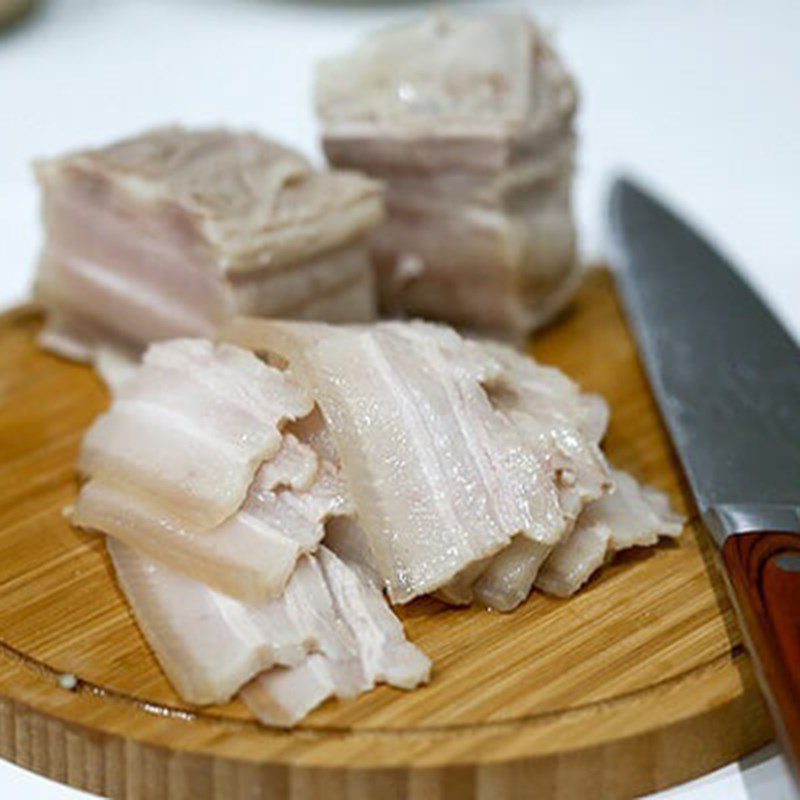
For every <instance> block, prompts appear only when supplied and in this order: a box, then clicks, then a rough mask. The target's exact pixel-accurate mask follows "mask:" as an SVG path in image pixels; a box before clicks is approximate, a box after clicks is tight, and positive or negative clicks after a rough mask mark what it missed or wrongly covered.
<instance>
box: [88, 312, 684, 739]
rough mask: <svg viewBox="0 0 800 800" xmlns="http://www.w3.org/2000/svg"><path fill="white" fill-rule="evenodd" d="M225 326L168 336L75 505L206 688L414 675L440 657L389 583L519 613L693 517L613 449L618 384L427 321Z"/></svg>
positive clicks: (102, 432)
mask: <svg viewBox="0 0 800 800" xmlns="http://www.w3.org/2000/svg"><path fill="white" fill-rule="evenodd" d="M224 338H225V339H226V340H227V342H229V343H224V344H215V343H212V342H210V341H208V340H205V339H177V340H172V341H168V342H163V343H158V344H154V345H152V346H151V347H150V348H149V349H148V350H147V352H146V354H145V356H144V359H143V361H142V363H141V365H140V366H139V367H137V368H136V369H135V370H133V371H132V372H131V374H130V375H129V376H128V377H127V378H126V379H125V380H124V381H121V382H120V383H119V384H118V385H117V387H116V389H115V393H114V400H113V403H112V406H111V408H110V410H109V411H108V412H107V413H106V414H104V415H102V416H101V417H99V418H98V420H97V421H96V422H95V423H94V425H93V426H92V427H91V428H90V430H89V431H88V433H87V435H86V438H85V441H84V443H83V448H82V453H81V457H80V464H79V467H80V470H81V472H82V473H83V475H84V477H85V479H86V480H85V483H84V485H83V487H82V489H81V491H80V494H79V496H78V499H77V502H76V504H75V509H74V512H73V521H74V523H75V524H77V525H79V526H82V527H84V528H90V529H93V530H97V531H101V532H104V533H106V534H108V546H109V551H110V553H111V556H112V560H113V563H114V566H115V568H116V572H117V576H118V579H119V582H120V584H121V586H122V587H123V589H124V591H125V593H126V595H127V597H128V600H129V601H130V604H131V607H132V609H133V612H134V614H135V616H136V619H137V620H138V622H139V625H140V627H141V629H142V631H143V632H144V634H145V636H146V637H147V639H148V641H149V642H150V644H151V646H152V649H153V651H154V652H155V654H156V656H157V658H158V660H159V661H160V663H161V665H162V666H163V668H164V671H165V673H166V674H167V676H168V677H169V679H170V680H171V682H172V684H173V685H174V687H175V688H176V690H177V691H178V692H179V693H180V695H181V696H182V697H183V698H185V699H186V700H187V701H189V702H191V703H196V704H206V703H221V702H225V701H227V700H228V699H230V698H231V697H233V696H235V695H237V694H238V695H240V696H241V697H242V699H243V700H244V702H245V703H246V704H247V705H248V706H249V707H250V708H251V709H252V711H253V713H254V714H255V715H256V716H257V718H258V719H259V720H261V721H262V722H264V723H265V724H270V725H279V726H290V725H293V724H295V723H297V722H298V721H300V720H301V719H302V718H303V717H304V716H305V715H306V714H308V713H309V712H310V711H311V710H313V709H314V708H315V707H317V706H318V705H319V704H320V703H322V702H324V701H325V700H326V699H328V698H331V697H338V698H350V697H354V696H356V695H358V694H360V693H362V692H365V691H368V690H370V689H371V688H372V687H374V686H375V685H376V684H378V683H387V684H389V685H391V686H395V687H398V688H402V689H412V688H414V687H416V686H418V685H420V684H421V683H424V682H425V681H427V680H428V678H429V673H430V667H431V665H430V662H429V660H428V659H427V658H426V656H425V655H424V654H423V653H422V652H421V651H420V650H419V649H418V648H416V647H415V646H414V645H413V644H411V643H409V642H408V641H407V640H406V638H405V635H404V632H403V628H402V625H401V623H400V621H399V620H398V618H397V617H396V616H395V615H394V613H393V612H392V610H391V607H390V605H389V604H388V602H387V600H386V598H385V596H384V592H386V593H387V594H388V598H389V600H390V601H391V602H392V603H407V602H409V601H411V600H413V599H414V598H416V597H419V596H421V595H425V594H435V595H436V596H438V597H440V598H442V599H443V600H445V601H446V602H450V603H454V604H466V603H473V602H474V603H479V604H482V605H485V606H487V607H488V608H492V609H497V610H503V611H510V610H512V609H513V608H515V607H516V606H518V605H519V604H520V603H521V602H523V601H524V600H525V598H526V597H527V596H528V594H529V593H530V591H531V589H532V588H533V586H534V585H536V586H538V587H539V588H541V589H542V590H544V591H547V592H552V593H555V594H557V595H568V594H571V593H572V592H574V591H576V590H577V589H578V588H580V586H581V585H582V584H583V583H584V582H585V581H586V580H587V579H588V578H589V577H590V575H591V574H592V573H593V572H594V571H595V570H596V569H597V568H598V567H599V566H600V565H601V564H603V563H604V562H605V561H606V560H607V559H608V558H610V556H611V555H612V554H613V553H614V552H616V551H617V550H619V549H622V548H625V547H630V546H633V545H640V544H653V543H654V542H655V541H656V540H657V539H658V537H659V536H676V535H678V534H679V533H680V530H681V527H682V523H681V520H680V518H678V517H677V516H676V515H675V514H673V513H672V511H671V510H670V508H669V504H668V501H667V499H666V497H665V496H664V495H662V494H660V493H658V492H655V491H653V490H651V489H645V488H643V487H641V486H640V485H639V484H638V483H637V482H636V481H635V480H634V479H633V478H631V477H630V476H628V475H625V474H623V473H620V472H618V471H615V470H612V469H611V468H610V467H609V466H608V464H607V463H606V460H605V458H604V456H603V454H602V452H601V450H600V447H599V443H600V441H601V439H602V437H603V433H604V431H605V428H606V424H607V418H608V413H607V407H606V405H605V403H604V402H603V400H602V399H600V398H598V397H596V396H591V395H586V394H583V393H581V392H580V390H579V389H578V387H577V386H575V384H574V383H572V382H571V381H570V380H569V379H568V378H567V377H566V376H564V375H563V374H562V373H560V372H558V371H557V370H554V369H549V368H546V367H543V366H540V365H538V364H537V363H535V362H534V361H532V360H531V359H529V358H526V357H525V356H523V355H521V354H519V353H517V352H516V351H514V350H512V349H510V348H507V347H505V346H502V345H497V344H490V343H485V342H482V341H476V340H467V339H464V338H462V337H461V336H459V335H458V334H456V333H455V332H454V331H453V330H452V329H450V328H448V327H446V326H442V325H436V324H432V323H423V322H408V323H406V322H383V323H375V324H370V325H328V324H325V323H311V322H300V321H294V322H282V321H271V320H263V319H257V320H256V319H237V320H234V322H233V323H232V324H231V325H229V326H228V327H227V328H226V330H225V332H224ZM254 353H258V354H259V355H260V356H262V357H263V358H260V357H258V356H257V355H255V354H254Z"/></svg>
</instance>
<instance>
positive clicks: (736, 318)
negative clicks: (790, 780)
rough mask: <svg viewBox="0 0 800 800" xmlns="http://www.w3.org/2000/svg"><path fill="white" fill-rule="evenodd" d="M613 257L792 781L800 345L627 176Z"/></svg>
mask: <svg viewBox="0 0 800 800" xmlns="http://www.w3.org/2000/svg"><path fill="white" fill-rule="evenodd" d="M608 223H609V228H610V244H611V255H612V263H613V264H614V266H615V267H616V270H615V274H616V279H617V283H618V284H619V286H620V288H621V294H622V298H623V304H624V306H625V310H626V312H627V315H628V318H629V320H630V321H631V323H632V327H633V330H634V334H635V336H636V339H637V341H638V343H639V348H640V351H641V354H642V356H643V361H644V364H645V367H646V370H647V373H648V377H649V379H650V385H651V387H652V389H653V392H654V394H655V396H656V399H657V401H658V404H659V406H660V408H661V413H662V415H663V417H664V420H665V422H666V424H667V427H668V429H669V432H670V434H671V437H672V441H673V443H674V445H675V448H676V450H677V451H678V455H679V457H680V460H681V463H682V464H683V467H684V470H685V472H686V475H687V477H688V479H689V484H690V486H691V489H692V493H693V494H694V498H695V500H696V501H697V506H698V509H699V511H700V515H701V518H702V520H703V523H704V524H705V527H706V528H707V529H708V531H709V532H710V533H711V536H712V537H713V539H714V541H715V543H716V544H717V546H718V547H719V548H720V551H721V558H720V559H719V562H720V565H721V567H722V570H723V574H724V575H725V577H726V583H727V586H728V591H729V593H730V596H731V599H732V601H733V605H734V607H735V608H736V611H737V615H738V618H739V623H740V626H741V628H742V631H743V634H744V639H745V643H746V645H747V647H748V650H749V651H750V654H751V656H752V659H753V663H754V665H755V670H756V674H757V676H758V680H759V685H760V686H761V689H762V692H763V694H764V696H765V698H766V701H767V706H768V708H769V710H770V713H771V715H772V719H773V722H774V725H775V731H776V733H777V736H778V740H779V741H780V742H781V744H782V746H783V750H784V752H785V754H786V756H787V760H788V761H789V763H790V764H791V765H792V767H793V769H792V770H791V771H792V772H793V775H794V778H795V781H797V782H798V785H799V786H800V777H799V775H800V772H799V765H800V350H799V349H798V347H797V345H796V344H795V342H794V341H793V340H792V339H791V337H790V336H789V335H788V334H787V332H786V331H785V330H784V329H783V328H782V327H781V325H780V323H779V322H778V321H777V320H776V319H775V317H774V316H773V315H772V314H771V313H770V311H769V310H768V309H767V307H766V306H765V305H764V303H763V302H762V301H761V300H760V299H759V298H758V296H757V295H756V294H755V292H754V291H753V290H752V289H751V288H750V287H749V286H748V285H747V284H746V283H745V282H744V280H743V279H742V278H741V277H740V276H739V275H738V274H737V272H736V270H735V269H734V268H733V267H732V266H731V265H730V264H729V263H728V261H727V260H726V259H725V258H724V257H723V256H721V255H720V254H719V253H717V252H716V251H715V250H714V248H713V247H712V246H711V245H710V244H709V243H708V242H706V241H704V240H703V239H702V238H701V236H700V235H699V234H698V233H697V232H695V231H693V230H692V229H691V228H690V227H689V226H688V225H687V224H686V223H684V222H682V221H681V220H680V219H679V218H678V217H677V216H676V215H675V214H674V213H673V212H671V211H669V210H668V209H667V208H665V207H664V205H662V204H661V203H659V202H658V201H657V200H655V199H654V198H653V197H652V196H650V195H649V194H648V193H647V192H646V191H645V190H643V189H642V188H641V187H639V186H637V185H636V184H635V183H634V182H632V181H630V180H628V179H626V178H620V179H618V180H617V181H615V183H614V184H613V186H612V190H611V194H610V198H609V204H608Z"/></svg>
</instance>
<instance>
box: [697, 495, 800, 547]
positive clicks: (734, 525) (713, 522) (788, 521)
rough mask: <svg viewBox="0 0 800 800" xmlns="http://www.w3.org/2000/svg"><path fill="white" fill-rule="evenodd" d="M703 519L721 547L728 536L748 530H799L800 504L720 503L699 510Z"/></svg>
mask: <svg viewBox="0 0 800 800" xmlns="http://www.w3.org/2000/svg"><path fill="white" fill-rule="evenodd" d="M702 516H703V522H705V524H706V527H707V528H708V530H709V531H710V532H711V535H712V536H713V537H714V541H716V543H717V544H718V545H719V546H720V547H722V545H723V543H724V542H725V540H726V539H727V538H728V537H729V536H735V535H736V534H737V533H750V532H752V531H785V532H787V533H800V505H789V504H785V505H783V504H780V505H779V504H766V505H759V504H758V503H721V504H719V505H715V506H711V507H709V508H707V509H704V510H703V511H702Z"/></svg>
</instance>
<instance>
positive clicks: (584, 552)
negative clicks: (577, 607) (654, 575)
mask: <svg viewBox="0 0 800 800" xmlns="http://www.w3.org/2000/svg"><path fill="white" fill-rule="evenodd" d="M614 483H615V487H616V488H615V490H614V491H613V492H610V493H608V494H605V495H603V497H601V498H600V499H599V500H596V501H594V502H593V503H590V504H589V505H588V506H587V507H586V509H585V511H584V512H583V513H582V514H581V516H580V518H579V519H578V522H577V524H576V526H575V529H574V530H573V531H572V533H571V534H570V535H569V537H568V538H566V539H565V540H564V541H563V542H561V543H559V544H558V545H557V546H556V547H555V548H554V549H553V551H552V553H551V555H550V556H549V558H548V559H547V561H545V563H544V566H543V567H542V569H541V570H540V572H539V574H538V576H537V578H536V586H537V587H538V588H540V589H542V590H543V591H545V592H548V593H550V594H555V595H558V596H559V597H567V596H568V595H571V594H574V593H575V592H576V591H577V590H578V589H580V587H581V586H583V584H584V583H586V581H588V580H589V578H590V577H591V576H592V574H593V573H594V572H595V571H596V570H597V569H598V568H599V567H601V566H602V565H603V564H604V563H605V562H606V561H608V560H609V559H610V558H611V557H612V556H613V555H614V553H616V552H619V551H620V550H624V549H626V548H629V547H634V546H645V545H653V544H655V543H656V542H657V541H658V539H659V537H661V536H667V537H676V536H678V535H680V532H681V530H682V529H683V522H684V520H683V518H682V517H681V516H680V515H678V514H676V513H675V512H674V511H672V509H671V507H670V503H669V499H668V498H667V496H666V495H665V494H663V493H662V492H659V491H657V490H655V489H652V488H649V487H646V486H642V485H640V484H639V483H638V482H637V481H636V480H635V479H634V478H632V477H631V476H630V475H628V474H627V473H625V472H622V471H620V470H614Z"/></svg>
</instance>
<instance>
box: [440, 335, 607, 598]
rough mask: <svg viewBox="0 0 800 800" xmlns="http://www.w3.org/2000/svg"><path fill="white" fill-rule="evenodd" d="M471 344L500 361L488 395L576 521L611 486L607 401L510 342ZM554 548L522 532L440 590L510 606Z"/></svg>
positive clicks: (442, 593) (526, 590)
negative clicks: (605, 444)
mask: <svg viewBox="0 0 800 800" xmlns="http://www.w3.org/2000/svg"><path fill="white" fill-rule="evenodd" d="M473 346H474V347H476V348H479V350H480V351H482V352H483V353H485V355H486V357H488V358H492V359H494V360H495V362H496V363H497V364H499V369H497V370H496V371H495V374H494V375H493V377H492V379H491V381H490V382H489V383H488V384H486V388H487V391H488V393H489V397H490V399H491V401H492V403H493V405H494V406H495V408H497V409H499V410H501V411H502V412H503V413H505V414H506V415H507V416H508V418H509V419H510V420H511V421H512V423H513V424H514V425H515V426H516V428H517V430H518V432H519V433H520V435H521V436H523V438H524V439H525V440H526V441H527V442H529V443H530V444H531V445H532V446H533V447H534V448H535V449H536V451H537V452H538V453H539V455H540V458H541V459H542V462H543V464H544V465H545V467H546V469H547V470H548V471H549V473H550V475H551V476H552V480H553V482H554V484H555V486H556V488H557V492H558V496H559V501H560V504H561V508H562V511H563V513H564V514H565V516H566V517H567V519H568V520H569V524H570V526H571V525H572V524H574V521H575V519H576V518H577V517H578V515H579V514H580V512H581V511H582V509H583V508H584V507H585V506H586V504H587V503H589V502H591V501H592V500H595V499H597V498H598V497H600V496H601V495H602V494H603V493H604V492H606V491H608V490H609V489H610V488H611V487H612V480H611V475H610V472H609V468H608V465H607V463H606V461H605V458H604V457H603V455H602V453H601V452H600V449H599V443H600V440H601V438H602V437H603V435H604V433H605V428H606V425H607V422H608V407H607V405H606V404H605V402H604V401H603V400H602V399H601V398H599V397H597V396H596V395H586V394H583V393H582V392H581V391H580V389H579V388H578V387H577V386H576V385H575V384H574V383H573V382H572V381H571V380H569V378H567V377H566V376H565V375H564V374H563V373H561V372H559V371H558V370H556V369H552V368H548V367H544V366H541V365H540V364H537V363H536V361H534V360H533V359H532V358H529V357H526V356H524V355H523V354H522V353H519V352H518V351H516V350H513V349H512V348H510V347H507V346H505V345H501V344H496V343H490V342H481V343H475V344H474V345H473ZM552 547H553V545H552V544H547V543H542V542H537V541H533V540H531V539H529V538H527V537H524V536H517V537H516V538H515V539H514V541H513V542H512V543H511V544H510V545H509V546H508V547H506V548H505V549H503V550H501V551H500V552H499V553H498V554H497V555H495V556H494V557H492V558H491V559H488V560H487V561H485V562H483V564H480V563H479V564H477V565H472V566H471V567H469V568H468V569H467V570H465V571H464V572H463V573H461V574H460V575H459V576H458V577H457V578H456V580H455V581H454V582H453V583H451V584H449V585H448V586H446V587H444V588H443V589H442V590H440V591H439V592H438V596H439V597H440V598H441V599H443V600H445V601H446V602H449V603H453V604H456V605H467V604H469V603H472V602H475V603H478V604H480V605H484V606H486V607H488V608H491V609H494V610H497V611H511V610H512V609H514V608H516V607H517V606H518V605H519V604H520V603H522V602H523V601H524V600H525V599H526V598H527V596H528V594H529V593H530V591H531V588H532V586H533V582H534V580H535V578H536V575H537V572H538V570H539V568H540V567H541V565H542V563H543V562H544V560H545V559H546V558H547V556H548V554H549V552H550V550H551V549H552Z"/></svg>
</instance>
